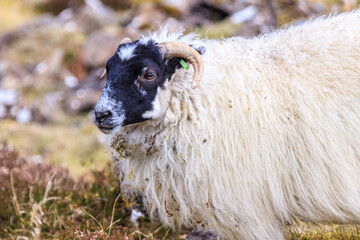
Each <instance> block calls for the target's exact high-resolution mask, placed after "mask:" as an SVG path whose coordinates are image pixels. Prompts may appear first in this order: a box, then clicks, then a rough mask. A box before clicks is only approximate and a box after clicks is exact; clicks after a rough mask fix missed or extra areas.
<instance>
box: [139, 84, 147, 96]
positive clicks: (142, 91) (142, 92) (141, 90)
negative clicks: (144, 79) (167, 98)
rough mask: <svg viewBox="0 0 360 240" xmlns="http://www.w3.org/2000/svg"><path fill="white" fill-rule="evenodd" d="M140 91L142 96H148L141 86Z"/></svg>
mask: <svg viewBox="0 0 360 240" xmlns="http://www.w3.org/2000/svg"><path fill="white" fill-rule="evenodd" d="M139 91H140V94H141V96H143V97H144V96H145V95H146V94H147V92H146V91H145V89H144V88H143V87H142V86H140V89H139Z"/></svg>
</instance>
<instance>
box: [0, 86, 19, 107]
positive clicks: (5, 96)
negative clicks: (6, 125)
mask: <svg viewBox="0 0 360 240" xmlns="http://www.w3.org/2000/svg"><path fill="white" fill-rule="evenodd" d="M18 99H19V96H18V93H17V91H16V90H15V89H7V90H5V89H0V104H2V105H4V106H13V105H15V104H16V103H17V101H18Z"/></svg>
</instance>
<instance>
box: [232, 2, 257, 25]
mask: <svg viewBox="0 0 360 240" xmlns="http://www.w3.org/2000/svg"><path fill="white" fill-rule="evenodd" d="M256 13H257V9H256V7H255V6H248V7H246V8H244V9H242V10H240V11H238V12H236V13H234V14H233V15H231V17H230V21H231V22H232V23H235V24H240V23H243V22H246V21H249V20H251V19H253V18H254V17H255V15H256Z"/></svg>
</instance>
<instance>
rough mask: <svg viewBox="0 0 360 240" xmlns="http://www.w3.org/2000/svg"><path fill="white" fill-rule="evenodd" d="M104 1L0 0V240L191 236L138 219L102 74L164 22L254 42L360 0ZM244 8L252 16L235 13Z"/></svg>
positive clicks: (332, 234)
mask: <svg viewBox="0 0 360 240" xmlns="http://www.w3.org/2000/svg"><path fill="white" fill-rule="evenodd" d="M102 2H103V3H104V4H105V5H103V4H102V3H101V2H99V1H95V0H92V1H91V0H88V1H83V0H71V1H70V0H69V1H65V0H64V1H63V0H1V1H0V182H1V186H0V239H184V238H185V237H186V236H187V234H188V233H189V231H190V230H189V229H185V230H181V231H175V230H172V229H169V228H167V227H166V226H162V225H161V224H160V223H157V222H156V221H150V220H149V218H148V217H147V216H146V214H144V215H143V216H142V217H140V218H138V219H137V220H134V219H133V218H132V214H134V213H135V212H132V208H137V207H140V206H138V205H137V204H136V203H129V202H127V201H126V200H125V199H124V197H123V196H122V195H121V192H120V191H119V184H118V180H117V177H116V171H115V169H114V167H113V166H112V162H111V159H110V156H109V154H108V152H107V150H106V147H105V144H104V141H105V135H104V134H102V133H100V131H98V130H97V129H96V126H95V125H94V124H93V108H94V105H95V104H96V101H97V99H98V98H99V96H100V93H101V89H102V87H103V86H104V84H105V83H104V82H102V81H100V80H99V76H100V75H101V73H102V71H103V67H104V65H105V63H106V60H107V59H108V57H109V56H111V55H112V54H113V51H114V49H115V48H116V46H117V44H118V43H119V42H120V39H122V38H123V37H128V36H130V37H132V38H133V39H136V38H138V37H139V36H141V35H142V34H145V33H147V31H148V30H155V31H156V30H157V29H158V27H159V25H163V24H170V25H171V27H174V28H177V27H179V26H180V27H182V28H184V29H185V31H193V30H196V31H197V33H198V34H199V35H200V36H201V37H208V38H222V37H227V36H234V35H241V36H245V37H252V36H256V35H258V34H265V33H267V32H269V31H271V30H272V29H274V28H278V27H281V26H283V25H286V24H292V23H295V24H296V23H297V22H298V21H303V20H306V19H308V18H310V17H312V16H319V15H322V14H326V13H329V12H342V11H347V10H351V9H354V8H356V7H358V6H359V5H360V1H359V0H347V1H338V0H308V1H305V0H294V1H293V0H270V1H268V0H260V1H253V2H251V1H250V2H249V1H240V0H239V1H232V0H206V1H205V0H204V1H191V0H187V1H181V2H182V5H180V6H178V5H171V4H175V2H176V1H157V0H152V1H136V0H119V1H115V0H103V1H102ZM171 2H172V3H171ZM99 3H101V4H100V5H96V4H99ZM94 6H95V7H94ZM249 7H250V8H249ZM96 9H101V11H96ZM244 9H247V12H244V11H243V12H242V10H244ZM235 14H237V16H240V18H241V17H242V19H243V20H239V19H237V20H234V19H235V18H232V16H235ZM99 46H101V50H100V48H99ZM359 227H360V226H357V225H349V226H343V225H331V226H330V225H313V224H310V223H304V222H301V221H299V220H294V224H293V225H292V226H289V227H288V232H287V238H288V239H294V240H295V239H299V240H300V239H301V240H310V239H314V240H318V239H339V240H340V239H354V240H355V239H360V233H359Z"/></svg>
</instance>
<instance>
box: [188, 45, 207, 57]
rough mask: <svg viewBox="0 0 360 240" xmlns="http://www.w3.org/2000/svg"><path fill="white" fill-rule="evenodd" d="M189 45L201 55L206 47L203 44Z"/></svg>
mask: <svg viewBox="0 0 360 240" xmlns="http://www.w3.org/2000/svg"><path fill="white" fill-rule="evenodd" d="M190 46H191V47H192V48H193V49H195V50H196V51H197V52H198V53H199V54H200V55H203V54H204V53H205V52H206V48H205V47H204V46H193V45H190Z"/></svg>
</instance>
